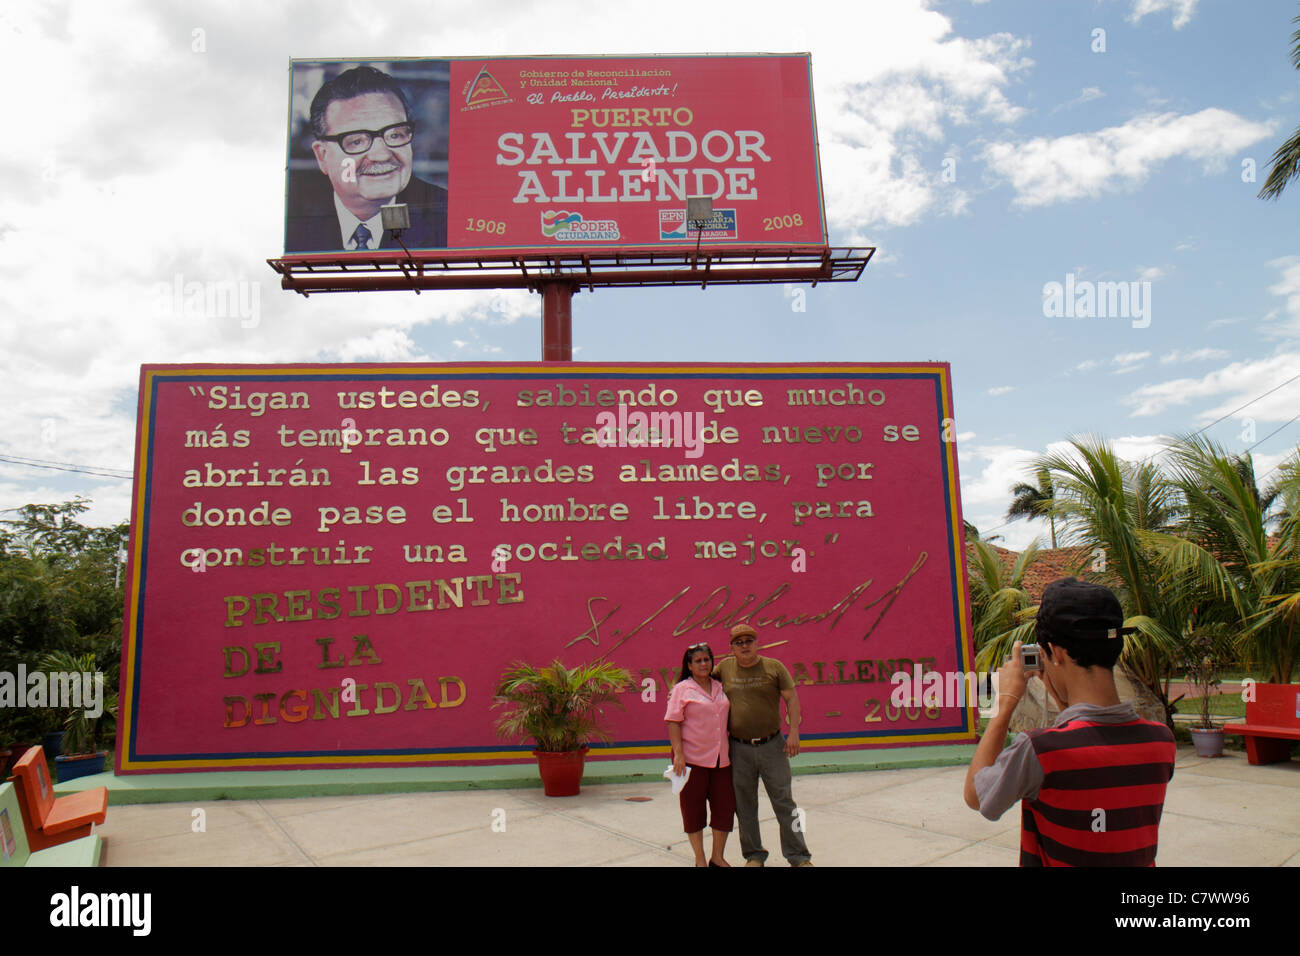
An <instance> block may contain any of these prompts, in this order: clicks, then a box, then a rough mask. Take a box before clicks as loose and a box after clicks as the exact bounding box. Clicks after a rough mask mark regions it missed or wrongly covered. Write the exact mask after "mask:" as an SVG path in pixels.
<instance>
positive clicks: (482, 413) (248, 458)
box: [117, 363, 974, 773]
mask: <svg viewBox="0 0 1300 956" xmlns="http://www.w3.org/2000/svg"><path fill="white" fill-rule="evenodd" d="M951 426H952V398H951V389H950V382H949V370H948V366H947V365H945V364H934V363H926V364H916V365H902V364H882V365H848V364H846V365H829V364H814V365H799V366H778V365H749V364H746V365H712V364H708V365H671V366H662V365H601V364H574V365H566V366H564V367H556V366H554V365H543V364H521V365H486V364H471V365H463V366H462V365H456V366H448V365H437V366H425V365H383V366H380V365H294V366H146V367H145V368H144V369H143V370H142V373H141V388H140V409H139V431H138V438H137V455H136V484H135V491H134V501H133V517H132V525H131V528H132V539H131V546H130V563H129V569H128V584H127V607H126V615H125V625H124V631H125V634H124V648H123V664H122V684H121V693H120V704H119V721H120V724H119V732H120V736H119V741H120V745H119V748H118V758H117V759H118V770H119V771H120V772H128V773H130V772H147V771H180V770H194V769H230V768H252V767H259V768H269V767H311V766H348V765H372V766H377V765H399V764H420V763H434V762H441V761H456V762H469V761H501V760H516V759H530V758H529V757H528V752H529V750H530V749H531V747H530V745H529V744H528V743H527V742H524V741H502V740H500V739H499V738H498V737H497V735H496V733H495V730H494V718H495V717H497V716H499V714H500V711H494V710H492V709H491V700H492V694H493V690H494V688H495V686H496V684H497V681H498V678H499V676H500V674H501V672H502V671H503V670H504V669H505V668H506V667H507V666H508V665H509V664H510V663H512V662H514V661H517V660H525V661H528V662H530V663H535V664H546V663H549V662H550V661H552V660H554V659H555V658H557V657H558V658H561V659H562V660H564V661H565V663H566V664H569V665H570V666H572V665H575V664H577V663H580V662H586V661H592V660H595V659H598V658H600V659H606V660H610V661H612V662H614V663H615V664H617V665H619V666H621V667H625V668H627V669H628V670H629V671H630V672H631V673H632V674H633V675H634V676H635V684H634V685H633V687H632V688H630V689H629V691H628V692H627V693H626V694H624V695H623V697H622V702H623V704H624V705H625V709H624V710H622V711H619V712H615V713H614V714H613V717H612V719H611V729H612V731H613V735H614V743H613V744H612V745H610V746H608V747H603V748H598V749H596V750H595V751H593V756H602V757H620V756H645V755H649V754H663V753H665V752H666V751H665V745H666V730H665V725H664V706H665V704H666V700H667V694H668V691H669V689H670V687H671V685H672V683H673V681H674V680H675V678H676V676H677V671H678V667H679V664H680V661H681V658H682V655H683V652H684V650H685V649H686V647H688V646H689V645H691V644H694V643H696V642H699V641H709V642H711V643H712V646H713V647H714V649H715V653H717V654H718V655H719V656H720V655H722V654H724V653H726V648H727V642H728V638H727V632H728V630H729V628H730V627H732V626H734V625H735V624H738V623H750V624H753V625H754V626H755V627H756V628H757V629H758V632H759V646H760V652H761V653H763V654H764V655H767V656H770V657H774V658H777V659H778V660H781V661H782V662H784V663H785V664H786V666H787V667H788V668H789V669H790V671H791V674H792V675H793V677H794V679H795V681H796V684H797V689H798V693H799V696H800V701H801V704H802V710H803V727H802V742H803V746H804V747H805V748H807V749H810V750H816V749H826V748H846V747H864V746H881V745H885V746H897V745H903V744H914V743H934V742H953V741H970V740H972V739H973V731H974V728H973V726H972V723H971V712H970V711H969V710H968V709H966V708H963V707H948V708H944V707H938V706H936V707H922V706H914V707H898V706H895V705H893V704H891V699H890V698H891V691H892V690H893V689H894V685H893V684H892V683H891V677H892V676H893V675H894V674H895V673H898V672H905V673H914V672H915V671H916V669H917V668H919V669H920V672H922V673H928V672H930V671H940V672H948V673H952V672H967V671H969V670H970V660H971V647H970V627H969V620H968V615H969V612H968V603H967V597H966V592H965V580H966V578H965V573H964V569H963V552H962V538H963V534H962V519H961V510H960V503H959V500H958V493H957V459H956V450H955V446H954V444H953V442H952V440H951V439H952V428H951ZM945 439H946V440H945Z"/></svg>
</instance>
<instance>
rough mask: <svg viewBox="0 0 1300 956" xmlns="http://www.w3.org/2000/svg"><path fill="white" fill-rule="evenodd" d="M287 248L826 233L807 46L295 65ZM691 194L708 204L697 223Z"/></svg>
mask: <svg viewBox="0 0 1300 956" xmlns="http://www.w3.org/2000/svg"><path fill="white" fill-rule="evenodd" d="M290 75H291V92H290V113H289V157H288V180H287V186H286V193H287V210H288V212H287V216H286V227H285V253H286V254H288V255H292V254H296V253H312V252H365V251H370V250H375V249H400V248H401V245H400V244H399V242H398V241H397V239H396V238H395V237H394V236H393V234H392V233H391V232H390V231H387V230H385V229H384V227H383V222H382V219H383V216H382V212H381V209H382V207H383V206H384V205H388V204H390V203H393V202H396V203H402V204H405V205H406V206H407V207H408V210H409V212H410V225H409V227H408V228H407V229H405V230H404V231H403V232H402V234H401V241H402V242H403V243H405V245H406V246H407V248H409V249H412V250H415V249H456V250H493V249H495V250H501V249H507V250H513V249H529V250H533V249H537V250H554V249H557V248H573V247H575V246H595V247H614V248H628V247H651V248H660V249H670V248H673V247H675V246H681V247H683V248H684V247H685V246H686V245H687V244H693V243H696V242H698V241H707V242H708V243H710V244H711V245H729V244H730V245H737V246H745V247H750V246H792V245H825V243H826V228H825V216H824V214H823V208H822V197H821V174H820V168H819V164H818V158H817V133H816V124H815V122H814V113H813V104H812V82H811V76H810V60H809V57H808V56H807V55H806V54H801V55H791V56H778V55H761V56H760V55H755V56H720V57H719V56H710V57H703V56H677V57H644V56H643V57H528V58H522V57H515V58H500V59H442V60H432V59H430V60H410V59H405V60H385V61H375V60H372V61H318V60H311V61H308V60H294V61H292V63H291V67H290ZM689 196H709V197H712V199H713V216H712V218H711V219H709V220H708V221H706V222H703V224H702V225H700V224H697V223H693V222H688V221H687V219H686V200H687V197H689Z"/></svg>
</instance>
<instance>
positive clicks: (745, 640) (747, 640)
mask: <svg viewBox="0 0 1300 956" xmlns="http://www.w3.org/2000/svg"><path fill="white" fill-rule="evenodd" d="M753 643H754V639H753V638H752V637H738V638H736V639H735V640H734V641H732V642H731V646H732V647H749V645H750V644H753Z"/></svg>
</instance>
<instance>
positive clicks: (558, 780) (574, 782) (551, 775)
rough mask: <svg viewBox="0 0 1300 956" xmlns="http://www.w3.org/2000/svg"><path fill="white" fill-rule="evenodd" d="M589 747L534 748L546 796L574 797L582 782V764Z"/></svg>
mask: <svg viewBox="0 0 1300 956" xmlns="http://www.w3.org/2000/svg"><path fill="white" fill-rule="evenodd" d="M588 749H589V748H587V747H583V748H582V749H581V750H564V751H560V752H558V753H557V752H555V751H546V750H534V751H533V756H534V757H536V758H537V770H538V772H539V773H540V774H541V775H542V788H543V789H544V790H545V791H546V795H547V796H548V797H575V796H577V795H578V788H579V786H580V785H581V783H582V766H583V761H584V759H585V758H586V756H587V750H588Z"/></svg>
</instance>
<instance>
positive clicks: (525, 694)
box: [492, 658, 632, 797]
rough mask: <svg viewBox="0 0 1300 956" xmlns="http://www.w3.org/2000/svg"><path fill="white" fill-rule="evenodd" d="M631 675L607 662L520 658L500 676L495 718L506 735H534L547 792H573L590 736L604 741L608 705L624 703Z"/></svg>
mask: <svg viewBox="0 0 1300 956" xmlns="http://www.w3.org/2000/svg"><path fill="white" fill-rule="evenodd" d="M631 683H632V675H631V674H629V673H628V672H627V671H625V670H623V668H621V667H615V666H614V665H612V664H609V663H606V662H597V663H593V664H583V665H579V666H578V667H565V666H564V664H562V663H561V662H560V661H559V659H558V658H557V659H556V660H555V661H553V662H552V663H551V665H550V666H549V667H534V666H532V665H531V664H525V663H524V662H523V661H516V662H515V663H513V664H511V665H510V666H509V667H508V668H507V669H506V671H505V672H504V673H503V674H502V675H501V681H500V683H499V685H498V686H497V690H496V694H495V695H494V697H493V701H492V706H493V707H494V708H495V707H505V708H506V712H505V713H504V714H503V715H502V717H501V718H500V720H498V721H497V733H499V734H500V735H501V736H502V737H504V738H518V737H525V738H532V740H533V741H534V743H535V744H536V747H537V749H536V750H534V751H533V756H535V757H536V758H537V769H538V772H539V773H540V774H541V776H542V786H543V787H544V789H545V791H546V795H547V796H548V797H571V796H574V795H576V794H577V792H578V789H579V786H580V785H581V783H582V771H583V763H584V760H585V758H586V755H587V750H588V747H587V744H588V742H589V741H591V740H608V739H609V734H608V733H606V731H605V730H604V728H603V727H602V726H601V722H602V720H603V718H604V708H605V706H606V705H608V704H617V705H618V706H619V707H620V708H621V707H622V706H623V705H622V703H621V702H620V701H619V699H618V695H619V693H621V692H622V691H624V690H626V689H627V687H628V686H629V685H630V684H631Z"/></svg>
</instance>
